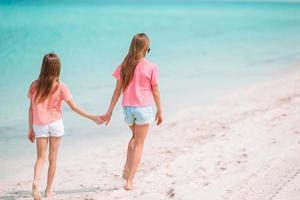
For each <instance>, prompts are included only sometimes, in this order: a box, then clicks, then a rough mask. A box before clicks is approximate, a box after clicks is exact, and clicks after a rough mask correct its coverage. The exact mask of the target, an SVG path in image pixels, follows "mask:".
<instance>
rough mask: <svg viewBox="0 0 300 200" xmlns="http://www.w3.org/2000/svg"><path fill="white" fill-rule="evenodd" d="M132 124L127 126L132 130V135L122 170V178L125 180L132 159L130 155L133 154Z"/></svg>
mask: <svg viewBox="0 0 300 200" xmlns="http://www.w3.org/2000/svg"><path fill="white" fill-rule="evenodd" d="M134 126H135V125H132V126H129V128H130V129H131V132H132V137H131V139H130V141H129V143H128V148H127V159H126V163H125V166H124V170H123V176H122V178H123V179H125V180H127V177H128V172H129V163H131V160H132V156H133V147H134Z"/></svg>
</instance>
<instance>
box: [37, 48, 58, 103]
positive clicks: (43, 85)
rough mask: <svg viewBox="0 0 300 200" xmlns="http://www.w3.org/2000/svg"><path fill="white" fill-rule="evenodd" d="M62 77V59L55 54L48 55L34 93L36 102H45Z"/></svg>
mask: <svg viewBox="0 0 300 200" xmlns="http://www.w3.org/2000/svg"><path fill="white" fill-rule="evenodd" d="M59 75H60V59H59V57H58V56H57V55H56V54H55V53H48V54H46V55H45V56H44V58H43V62H42V67H41V72H40V75H39V78H38V80H37V81H36V84H35V87H34V88H33V91H34V92H35V100H36V101H37V102H39V103H40V102H43V101H44V100H45V99H46V98H47V97H48V96H49V94H50V92H51V89H52V86H53V83H54V81H55V80H58V78H59Z"/></svg>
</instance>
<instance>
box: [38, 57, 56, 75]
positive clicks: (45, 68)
mask: <svg viewBox="0 0 300 200" xmlns="http://www.w3.org/2000/svg"><path fill="white" fill-rule="evenodd" d="M59 75H60V59H59V57H58V56H57V55H56V54H55V53H48V54H46V55H45V56H44V58H43V63H42V68H41V72H40V76H39V79H44V78H52V77H54V78H56V77H59Z"/></svg>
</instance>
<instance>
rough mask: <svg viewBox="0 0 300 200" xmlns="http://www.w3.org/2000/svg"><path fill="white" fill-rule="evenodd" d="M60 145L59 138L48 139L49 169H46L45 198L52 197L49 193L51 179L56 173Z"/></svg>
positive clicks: (50, 192)
mask: <svg viewBox="0 0 300 200" xmlns="http://www.w3.org/2000/svg"><path fill="white" fill-rule="evenodd" d="M59 143H60V137H50V139H49V169H48V179H47V187H46V190H45V192H46V197H50V196H52V195H54V193H53V192H52V191H51V188H52V183H53V179H54V176H55V171H56V161H57V154H58V148H59Z"/></svg>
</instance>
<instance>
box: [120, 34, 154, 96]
mask: <svg viewBox="0 0 300 200" xmlns="http://www.w3.org/2000/svg"><path fill="white" fill-rule="evenodd" d="M149 46H150V40H149V38H148V36H147V35H146V34H145V33H138V34H136V35H135V36H134V37H133V38H132V40H131V44H130V48H129V51H128V54H127V56H126V57H125V59H124V61H123V62H122V65H121V80H122V89H123V91H124V90H125V89H126V88H127V86H128V85H129V84H130V82H131V81H132V78H133V75H134V71H135V68H136V65H137V64H138V62H139V61H140V60H141V58H144V57H145V55H146V53H147V52H149V50H150V48H149Z"/></svg>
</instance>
